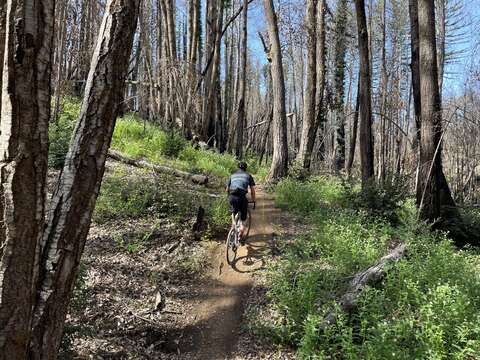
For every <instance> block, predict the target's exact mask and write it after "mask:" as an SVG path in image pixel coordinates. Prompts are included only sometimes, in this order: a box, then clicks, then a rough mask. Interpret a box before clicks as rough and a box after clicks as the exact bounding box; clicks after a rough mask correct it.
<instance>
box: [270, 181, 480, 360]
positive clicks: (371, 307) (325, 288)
mask: <svg viewBox="0 0 480 360" xmlns="http://www.w3.org/2000/svg"><path fill="white" fill-rule="evenodd" d="M329 181H333V182H334V180H329ZM329 181H327V182H325V179H322V180H320V181H318V180H317V182H315V181H313V182H312V181H307V182H301V181H296V180H291V179H288V180H285V181H283V182H281V183H280V184H279V185H278V186H277V188H276V194H277V201H279V202H280V204H281V205H282V206H283V207H285V208H287V209H291V210H293V211H296V212H298V213H300V214H305V215H308V216H309V219H310V220H311V222H312V224H313V225H314V230H313V231H312V232H311V233H310V234H309V235H308V236H303V237H300V238H299V239H297V241H296V242H294V243H293V244H291V245H289V246H287V247H286V249H285V250H284V252H285V255H284V257H283V258H282V259H281V260H278V261H277V262H275V263H273V264H272V265H271V266H270V268H269V271H268V274H269V277H268V278H269V282H270V284H269V289H270V290H269V292H268V296H269V299H270V301H271V305H272V306H273V309H274V310H275V316H274V317H273V319H272V321H271V322H270V323H269V324H268V325H263V326H269V327H270V329H269V330H268V331H265V329H262V333H263V334H266V335H267V336H269V337H270V338H271V339H272V340H274V341H276V342H278V343H280V344H286V345H288V346H292V345H293V346H294V347H296V348H297V349H298V355H299V356H300V358H302V359H379V360H380V359H405V360H407V359H474V358H479V357H480V340H479V339H480V313H479V312H478V308H479V306H480V276H479V273H478V268H479V266H480V257H479V254H478V251H477V252H474V251H471V250H462V251H459V250H457V249H456V248H455V247H454V246H453V245H452V243H451V241H449V240H447V239H446V237H445V236H444V235H442V234H439V233H434V232H431V231H430V229H429V227H428V226H427V225H426V224H423V223H418V222H417V220H416V209H415V204H414V201H413V200H410V199H407V200H406V201H404V200H403V198H402V197H400V196H398V197H397V201H394V200H392V201H391V202H390V201H389V202H387V200H386V199H384V200H381V201H384V204H385V205H384V206H385V207H387V208H389V209H388V211H387V214H393V213H395V216H396V219H397V221H396V222H395V223H392V222H390V221H388V220H390V219H388V217H389V216H385V212H383V211H382V210H384V209H383V208H382V206H380V205H375V206H378V207H376V208H375V206H373V209H376V211H372V206H369V207H366V206H365V202H366V203H367V204H369V202H368V201H366V200H365V198H363V199H362V198H361V197H360V195H359V192H360V191H359V189H358V188H357V189H354V188H353V187H351V186H350V188H349V187H344V186H342V185H339V183H338V182H337V184H336V185H335V184H333V185H332V184H331V183H329ZM376 191H379V190H376ZM389 191H390V190H384V192H381V191H379V192H380V193H381V194H380V195H381V196H382V197H386V196H387V195H386V194H387V193H389ZM391 191H393V192H394V197H396V196H397V195H396V193H395V191H397V190H391ZM355 192H356V193H357V195H356V196H358V197H356V198H355V197H354V200H355V201H351V199H352V193H355ZM312 198H313V199H312ZM372 201H374V200H372ZM375 201H376V200H375ZM305 202H307V203H308V205H305V204H304V203H305ZM332 205H335V206H332ZM312 207H313V208H312ZM367 209H368V210H367ZM473 217H475V216H474V215H473ZM392 241H394V242H398V241H404V242H406V243H407V248H408V256H407V257H405V258H403V259H402V260H401V261H399V262H397V263H395V264H392V265H390V266H389V267H387V271H386V276H385V277H384V279H383V281H382V282H381V283H380V284H378V285H377V286H376V287H370V288H367V289H366V291H364V292H363V293H362V294H361V295H360V298H359V307H358V309H357V311H356V312H355V313H353V314H351V315H347V314H344V313H343V312H342V311H341V310H340V308H339V306H338V305H337V304H336V301H337V299H338V298H339V297H340V296H341V295H342V294H343V293H344V292H345V289H346V287H347V286H348V282H349V281H350V279H351V278H352V276H353V275H354V274H355V273H357V272H358V271H361V270H362V269H365V268H366V267H367V266H369V265H370V264H372V263H374V262H375V261H376V260H377V259H379V258H380V257H381V256H382V255H383V254H385V253H386V252H387V251H388V247H389V246H391V245H392V244H391V242H392ZM332 306H333V308H334V309H336V310H335V312H336V323H335V324H334V325H332V326H328V327H326V328H325V330H320V328H321V327H322V328H323V327H324V323H323V319H324V318H325V314H326V311H327V310H328V309H331V308H332Z"/></svg>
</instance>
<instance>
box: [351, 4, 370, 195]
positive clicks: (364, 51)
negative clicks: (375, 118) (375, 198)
mask: <svg viewBox="0 0 480 360" xmlns="http://www.w3.org/2000/svg"><path fill="white" fill-rule="evenodd" d="M355 9H356V13H357V30H358V48H359V52H360V78H359V81H360V86H359V94H358V96H359V115H360V161H361V168H362V187H363V188H365V187H366V186H367V185H368V183H369V182H370V179H371V178H372V177H373V176H374V168H373V156H374V155H373V154H374V149H373V137H372V95H371V79H370V60H369V58H370V56H369V48H368V32H367V20H366V17H365V2H364V0H355Z"/></svg>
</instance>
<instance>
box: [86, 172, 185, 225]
mask: <svg viewBox="0 0 480 360" xmlns="http://www.w3.org/2000/svg"><path fill="white" fill-rule="evenodd" d="M139 174H142V172H139V173H137V174H136V175H135V174H134V175H129V174H128V173H127V170H126V169H125V168H123V167H122V168H118V169H116V170H115V171H114V172H113V173H107V174H106V176H105V179H104V181H103V184H102V188H101V191H100V196H99V197H98V200H97V203H96V208H95V214H94V219H95V221H96V222H97V223H104V222H106V221H109V220H114V219H125V218H139V217H142V216H147V215H148V216H154V217H159V216H165V215H166V214H172V215H173V214H177V213H178V211H179V208H180V207H179V205H178V202H177V199H175V194H174V193H173V192H171V191H168V190H167V188H165V187H163V186H159V184H158V183H157V182H156V181H155V180H154V179H153V178H152V177H151V174H149V173H147V172H143V174H144V176H141V175H140V176H139Z"/></svg>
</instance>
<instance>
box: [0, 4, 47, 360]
mask: <svg viewBox="0 0 480 360" xmlns="http://www.w3.org/2000/svg"><path fill="white" fill-rule="evenodd" d="M3 4H4V5H5V2H3ZM6 5H7V9H8V10H7V15H6V23H4V24H6V26H5V27H4V28H3V29H5V30H6V38H5V49H3V48H2V50H4V51H5V57H4V60H5V62H4V68H3V82H2V109H1V122H0V132H1V134H0V146H1V151H0V153H1V160H0V173H1V182H0V190H1V196H0V213H1V214H2V219H1V220H2V226H1V227H0V256H1V257H0V359H8V360H11V359H25V358H26V354H27V351H28V341H29V338H30V334H31V328H30V324H31V320H32V307H33V302H34V299H35V286H34V285H35V279H36V269H35V261H36V259H37V258H38V257H37V256H38V255H37V254H38V249H39V248H38V246H39V243H40V238H41V235H42V233H41V232H42V229H43V224H44V206H45V200H46V189H45V183H46V175H47V151H48V122H49V120H50V99H51V89H50V79H51V58H52V43H53V27H54V11H55V6H54V1H52V0H40V1H38V0H36V1H32V0H23V1H12V0H9V1H8V2H7V4H6ZM3 9H5V8H2V10H3ZM4 20H5V19H2V21H4Z"/></svg>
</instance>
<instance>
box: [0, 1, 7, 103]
mask: <svg viewBox="0 0 480 360" xmlns="http://www.w3.org/2000/svg"><path fill="white" fill-rule="evenodd" d="M6 26H7V2H6V1H5V0H3V1H2V2H1V3H0V85H1V84H2V81H3V80H2V74H3V60H4V59H3V58H4V55H5V35H6ZM0 89H1V86H0ZM1 110H2V102H1V101H0V112H1Z"/></svg>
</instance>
